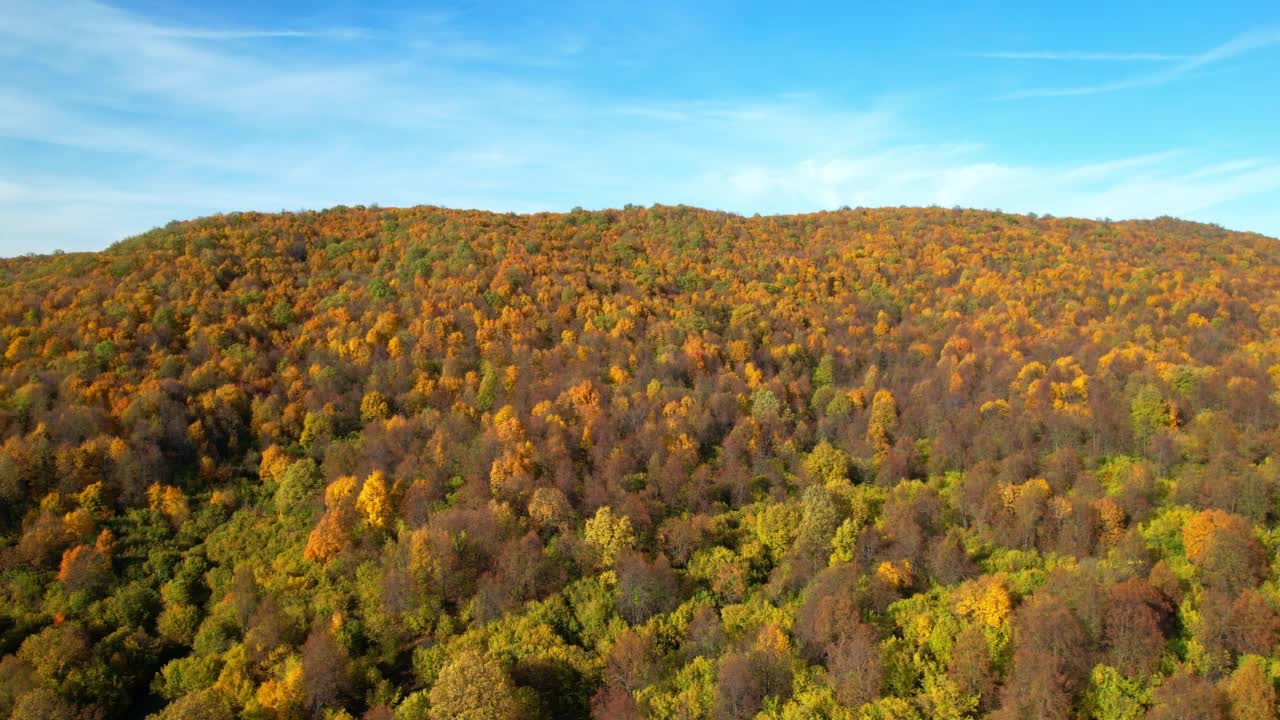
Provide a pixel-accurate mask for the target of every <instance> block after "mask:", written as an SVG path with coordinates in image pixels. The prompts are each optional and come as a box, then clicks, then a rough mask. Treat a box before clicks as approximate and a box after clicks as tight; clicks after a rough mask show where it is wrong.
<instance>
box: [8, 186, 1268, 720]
mask: <svg viewBox="0 0 1280 720" xmlns="http://www.w3.org/2000/svg"><path fill="white" fill-rule="evenodd" d="M1278 268H1280V245H1277V241H1275V240H1272V239H1268V238H1264V237H1261V236H1258V235H1250V234H1242V233H1232V232H1228V231H1225V230H1223V229H1221V228H1217V227H1213V226H1206V225H1198V224H1193V223H1186V222H1181V221H1177V220H1173V219H1169V218H1161V219H1157V220H1152V221H1144V222H1105V221H1085V220H1076V219H1059V218H1050V217H1035V216H1018V215H1007V214H1001V213H989V212H978V211H966V210H958V209H957V210H946V209H941V208H929V209H882V210H865V209H858V210H847V209H846V210H841V211H838V212H825V213H815V214H809V215H797V216H770V217H759V216H756V217H742V216H738V215H732V214H727V213H719V212H710V211H704V210H698V209H694V208H688V207H652V208H640V207H633V206H629V207H627V208H623V209H619V210H605V211H600V212H586V211H577V210H576V211H574V212H570V213H565V214H536V215H514V214H493V213H484V212H471V211H455V210H444V209H440V208H433V207H418V208H406V209H384V208H376V207H375V208H345V207H340V208H334V209H331V210H327V211H323V212H299V213H280V214H272V215H267V214H257V213H235V214H230V215H220V216H216V217H210V218H204V219H200V220H194V221H190V222H180V223H172V224H170V225H168V226H166V227H164V228H158V229H156V230H153V231H151V232H149V233H146V234H143V235H140V236H138V237H134V238H130V239H128V240H125V241H123V242H121V243H118V244H117V245H115V246H113V247H112V248H110V249H109V250H107V251H105V252H102V253H96V254H70V255H67V254H58V255H51V256H32V257H24V258H15V259H11V260H4V261H0V718H8V717H15V718H18V717H22V718H26V717H42V718H61V717H67V718H86V719H88V718H94V719H98V718H101V719H103V720H105V719H107V718H124V717H142V716H147V715H148V714H150V716H151V717H155V718H158V719H160V720H172V719H176V718H241V717H243V718H254V719H260V720H269V719H286V718H287V719H292V718H325V719H327V720H339V719H347V718H350V719H351V720H354V718H357V717H362V718H367V719H375V720H386V719H388V718H389V719H391V720H421V719H423V718H430V719H444V718H494V719H499V718H502V719H505V718H512V719H515V718H585V717H597V718H640V717H652V718H669V719H672V720H674V719H676V718H682V719H686V718H687V719H693V718H744V719H745V718H768V719H770V720H793V719H795V720H798V719H799V718H840V719H848V720H853V719H857V720H874V719H878V718H905V719H907V720H911V719H919V720H923V719H924V718H951V719H959V718H979V717H993V718H1010V719H1013V718H1062V719H1063V720H1067V719H1068V718H1072V719H1074V718H1116V719H1120V718H1125V719H1137V718H1148V719H1156V718H1183V717H1204V718H1223V719H1226V718H1231V719H1232V720H1240V719H1243V718H1259V719H1260V718H1274V717H1276V690H1275V688H1276V680H1277V676H1278V675H1280V651H1278V650H1277V643H1278V642H1280V616H1277V612H1276V610H1277V608H1280V590H1278V588H1280V577H1277V574H1276V568H1277V567H1280V565H1277V563H1276V549H1277V546H1278V545H1280V540H1278V539H1277V537H1276V535H1275V532H1274V530H1273V528H1274V527H1275V524H1276V522H1277V520H1280V504H1278V502H1280V459H1276V458H1275V453H1276V448H1280V271H1278Z"/></svg>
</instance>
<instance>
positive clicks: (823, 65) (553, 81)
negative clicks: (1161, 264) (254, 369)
mask: <svg viewBox="0 0 1280 720" xmlns="http://www.w3.org/2000/svg"><path fill="white" fill-rule="evenodd" d="M1160 7H1161V8H1162V10H1161V12H1160V13H1158V14H1157V13H1153V12H1148V11H1145V10H1143V9H1132V8H1130V9H1123V10H1121V9H1115V8H1110V7H1109V6H1107V5H1103V4H1101V3H1089V4H1085V5H1073V6H1071V7H1070V8H1057V9H1053V10H1045V11H1040V12H1037V13H1034V14H1032V15H1030V16H1019V15H1016V14H1009V13H1003V12H999V11H998V10H996V9H994V8H992V7H983V8H977V9H964V10H957V9H953V8H950V7H949V6H947V5H946V4H943V3H923V4H919V5H917V6H915V7H913V8H910V9H907V10H905V11H904V10H899V11H896V12H895V11H889V10H882V9H873V10H861V11H856V12H855V11H850V10H842V11H840V12H830V13H826V15H827V16H828V17H826V21H825V22H823V23H821V24H814V23H806V22H801V21H798V20H797V19H796V14H797V11H796V9H794V8H788V9H783V10H778V9H776V8H768V7H764V6H752V7H746V8H729V7H727V6H721V5H717V6H714V7H710V6H709V7H704V8H699V9H696V10H691V9H688V8H684V7H682V6H680V5H679V4H675V3H670V4H658V5H655V6H654V7H652V8H649V9H647V10H646V13H645V14H644V15H642V16H636V15H635V14H634V13H630V14H629V13H628V12H627V10H628V8H627V7H626V6H622V5H604V6H591V7H587V6H579V5H572V6H563V7H560V6H558V7H556V8H550V9H548V8H544V7H539V6H536V5H533V4H529V5H518V6H516V5H513V6H510V7H504V8H503V9H502V10H500V11H499V10H492V9H490V10H486V9H480V8H475V7H472V6H461V5H443V4H436V5H432V6H429V7H422V6H411V5H403V4H397V3H379V4H377V5H376V6H372V7H364V6H352V5H344V4H330V5H327V6H324V7H313V6H310V5H302V4H301V3H296V4H286V5H283V6H276V7H273V8H260V7H257V6H255V5H253V4H250V3H247V2H239V1H238V0H237V1H235V2H227V3H221V4H219V5H218V6H217V7H210V6H200V7H196V6H192V7H171V6H167V5H165V4H163V3H158V2H154V1H153V0H140V1H134V2H121V3H100V2H82V1H79V0H77V1H76V2H69V3H63V4H60V5H59V6H58V7H56V8H50V7H46V6H43V5H42V4H40V3H38V2H31V1H30V0H16V1H15V2H12V3H11V7H10V8H9V11H8V12H7V14H6V15H7V17H5V18H4V19H2V20H0V39H3V41H4V42H3V43H2V44H3V45H4V46H5V49H3V50H0V54H3V55H4V56H5V57H6V58H7V60H8V62H9V63H10V66H11V67H12V68H13V69H14V70H15V72H12V73H8V74H7V75H6V77H4V78H3V79H0V109H3V110H4V112H0V118H2V119H0V214H3V216H4V217H5V218H6V221H7V222H6V223H5V225H4V229H3V230H2V231H0V256H6V257H11V256H17V255H22V254H26V253H48V252H52V251H54V250H64V251H69V252H74V251H84V250H102V249H105V248H106V247H108V246H110V245H112V244H113V243H116V242H118V241H120V240H123V239H125V238H128V237H131V236H136V235H139V234H142V233H145V232H147V231H148V230H150V229H153V228H155V227H162V226H164V225H165V224H167V223H168V222H170V221H172V220H190V219H195V218H198V217H206V216H211V215H216V214H225V213H230V212H241V211H257V212H277V211H279V210H280V209H281V208H299V207H302V208H316V209H320V208H330V207H334V206H339V205H346V206H350V207H354V206H358V205H375V204H376V205H382V206H386V207H410V206H417V205H421V204H423V203H428V204H431V205H435V206H440V207H451V208H473V209H477V210H488V211H493V212H499V213H501V212H519V213H530V212H566V211H569V210H570V209H571V208H574V207H587V208H600V209H605V208H620V207H623V206H624V205H627V204H637V205H642V206H648V205H652V204H663V205H687V206H692V207H699V208H705V209H708V210H719V211H725V212H732V213H735V214H740V215H746V216H750V215H753V214H761V215H777V214H801V213H808V212H819V211H824V210H828V211H829V210H835V209H837V208H839V207H842V206H850V207H854V206H861V207H889V208H896V207H929V206H939V207H951V206H963V207H966V208H972V209H978V210H992V211H995V210H999V211H1003V212H1009V213H1012V214H1031V213H1034V214H1039V215H1053V216H1057V217H1081V218H1085V219H1101V218H1107V219H1113V220H1117V221H1118V220H1130V219H1136V220H1141V219H1151V218H1155V217H1159V216H1165V215H1168V216H1172V217H1176V218H1179V219H1185V220H1189V221H1193V222H1202V223H1210V224H1215V225H1219V226H1222V227H1224V228H1227V229H1231V230H1235V231H1242V232H1256V233H1259V234H1262V235H1265V236H1268V237H1273V238H1275V237H1280V202H1277V200H1280V138H1278V137H1277V136H1276V134H1275V132H1274V130H1273V128H1274V127H1276V126H1280V98H1277V97H1275V96H1274V95H1275V94H1274V93H1272V94H1271V95H1266V94H1263V93H1262V92H1259V88H1264V87H1266V86H1267V83H1268V78H1270V77H1273V76H1274V75H1275V72H1276V71H1277V70H1280V12H1277V11H1276V9H1275V8H1267V7H1260V6H1258V5H1257V4H1256V3H1237V4H1234V5H1228V6H1222V7H1218V8H1216V9H1215V10H1214V11H1212V12H1208V11H1206V10H1204V9H1202V8H1193V7H1191V6H1190V4H1188V5H1187V6H1185V7H1184V6H1174V7H1169V6H1168V5H1161V6H1160ZM841 13H843V14H841Z"/></svg>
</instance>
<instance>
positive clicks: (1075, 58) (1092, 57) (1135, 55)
mask: <svg viewBox="0 0 1280 720" xmlns="http://www.w3.org/2000/svg"><path fill="white" fill-rule="evenodd" d="M968 56H969V57H979V58H987V59H990V60H1048V61H1051V62H1173V61H1177V60H1186V59H1188V58H1189V57H1191V56H1189V55H1171V54H1169V53H1153V52H1085V51H1061V52H1059V51H1052V50H1040V51H1028V52H975V53H969V54H968Z"/></svg>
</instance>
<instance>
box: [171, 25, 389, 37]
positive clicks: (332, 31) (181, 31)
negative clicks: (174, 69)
mask: <svg viewBox="0 0 1280 720" xmlns="http://www.w3.org/2000/svg"><path fill="white" fill-rule="evenodd" d="M149 32H150V34H151V35H153V36H155V37H167V38H185V39H190V40H263V39H271V38H298V39H304V38H310V39H316V38H325V39H359V38H367V37H369V36H370V32H369V31H368V30H364V29H361V28H329V29H325V30H251V29H243V30H204V29H197V28H176V27H174V28H170V27H155V28H151V29H150V31H149Z"/></svg>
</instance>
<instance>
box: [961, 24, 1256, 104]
mask: <svg viewBox="0 0 1280 720" xmlns="http://www.w3.org/2000/svg"><path fill="white" fill-rule="evenodd" d="M1274 45H1280V27H1271V28H1262V29H1258V30H1253V31H1250V32H1247V33H1244V34H1242V35H1237V36H1236V37H1234V38H1232V39H1230V40H1228V41H1227V42H1225V43H1222V44H1221V45H1218V46H1217V47H1214V48H1211V49H1209V50H1206V51H1205V52H1202V53H1198V54H1195V55H1189V56H1185V57H1183V58H1182V59H1181V61H1180V62H1178V63H1177V64H1176V65H1174V66H1173V67H1171V68H1169V69H1167V70H1161V71H1159V72H1153V73H1148V74H1145V75H1137V76H1133V77H1129V78H1123V79H1120V80H1116V81H1113V82H1109V83H1101V84H1097V85H1080V86H1075V87H1045V88H1030V89H1027V90H1019V91H1017V92H1013V93H1009V94H1008V95H1006V96H1005V97H1006V98H1009V99H1013V98H1033V97H1076V96H1083V95H1098V94H1101V93H1110V92H1116V91H1119V90H1129V89H1133V88H1139V87H1151V86H1155V85H1165V84H1168V83H1171V82H1173V81H1175V80H1177V79H1179V78H1181V77H1183V76H1184V75H1186V74H1188V73H1190V72H1191V71H1193V70H1196V69H1198V68H1202V67H1205V66H1207V65H1211V64H1213V63H1217V62H1221V61H1223V60H1228V59H1230V58H1233V57H1236V56H1238V55H1242V54H1244V53H1247V52H1251V51H1253V50H1261V49H1263V48H1268V47H1271V46H1274ZM1048 54H1058V55H1070V54H1071V53H1048ZM1082 54H1088V53H1082ZM998 56H1000V54H998V53H992V54H987V55H986V57H998ZM1169 57H1170V58H1173V57H1174V56H1169ZM1062 59H1068V58H1066V57H1063V58H1062ZM1078 59H1079V58H1078Z"/></svg>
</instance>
